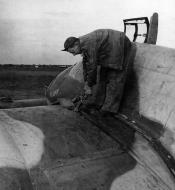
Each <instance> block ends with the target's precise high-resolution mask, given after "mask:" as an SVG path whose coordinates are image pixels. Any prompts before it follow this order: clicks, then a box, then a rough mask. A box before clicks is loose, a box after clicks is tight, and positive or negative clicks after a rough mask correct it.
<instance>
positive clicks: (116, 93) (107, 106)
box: [101, 37, 131, 113]
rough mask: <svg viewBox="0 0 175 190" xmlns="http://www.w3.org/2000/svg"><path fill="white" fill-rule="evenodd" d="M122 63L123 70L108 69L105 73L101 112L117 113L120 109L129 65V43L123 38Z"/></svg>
mask: <svg viewBox="0 0 175 190" xmlns="http://www.w3.org/2000/svg"><path fill="white" fill-rule="evenodd" d="M124 40H125V41H124V62H123V70H122V71H118V70H114V69H108V71H107V85H106V98H105V101H104V104H103V106H102V108H101V110H102V111H107V112H112V113H117V112H118V110H119V107H120V102H121V99H122V96H123V90H124V86H125V81H126V77H127V74H128V71H129V70H128V66H129V64H130V59H129V56H130V49H131V42H130V40H129V39H128V38H127V37H125V39H124Z"/></svg>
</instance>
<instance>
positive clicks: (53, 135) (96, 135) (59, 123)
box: [0, 105, 172, 190]
mask: <svg viewBox="0 0 175 190" xmlns="http://www.w3.org/2000/svg"><path fill="white" fill-rule="evenodd" d="M96 120H97V121H98V118H96ZM111 122H112V123H111V125H113V128H111V127H110V120H109V121H108V126H109V127H108V129H110V130H112V131H111V132H112V133H113V134H115V137H117V139H123V138H128V137H129V138H130V140H131V141H127V140H126V139H124V141H125V142H128V145H129V144H130V145H132V141H133V131H129V133H128V135H129V136H128V135H126V134H125V133H126V132H127V131H125V130H126V129H125V127H124V125H123V124H122V123H121V122H116V121H115V123H114V121H111ZM114 126H115V127H114ZM0 130H1V132H0V135H1V138H0V140H1V143H0V144H1V146H0V164H1V168H0V172H1V175H0V187H1V189H2V190H5V189H9V190H13V189H20V188H21V189H39V190H43V189H65V188H66V189H85V190H86V189H98V188H101V189H117V188H118V189H121V188H124V189H126V188H127V189H133V186H134V187H135V189H145V190H150V189H153V187H156V189H171V187H172V181H171V180H170V179H169V177H168V175H167V173H166V167H165V166H164V165H163V164H162V162H161V160H160V159H159V157H157V156H155V155H156V154H155V153H154V151H153V150H152V149H150V148H149V145H148V144H146V143H145V141H144V140H143V139H141V138H140V137H138V138H137V142H140V143H136V144H134V146H136V147H135V150H140V151H141V153H142V154H141V155H140V157H146V158H147V161H149V160H150V158H151V161H152V162H151V165H150V166H149V164H150V163H149V162H145V163H144V162H141V160H140V159H137V158H136V157H134V152H132V156H131V153H130V151H127V150H124V149H123V147H121V144H120V141H116V139H114V138H111V137H110V136H109V135H108V134H107V133H105V132H103V131H102V130H100V129H99V128H98V127H97V126H96V125H95V124H92V122H89V121H88V120H87V119H85V118H84V117H83V116H81V115H80V114H78V113H75V112H73V111H70V110H67V109H64V108H62V107H61V106H58V105H57V106H38V107H30V108H29V107H28V108H13V109H4V110H1V111H0ZM121 135H122V136H121ZM129 138H128V140H129ZM140 151H139V152H140ZM137 155H138V154H137ZM150 156H151V157H150ZM136 160H137V161H136ZM143 163H144V165H143ZM131 184H133V186H132V185H131Z"/></svg>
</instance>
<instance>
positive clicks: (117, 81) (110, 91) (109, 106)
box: [101, 69, 126, 113]
mask: <svg viewBox="0 0 175 190" xmlns="http://www.w3.org/2000/svg"><path fill="white" fill-rule="evenodd" d="M125 78H126V74H125V71H116V70H113V69H110V70H109V71H108V73H107V80H108V83H107V85H106V97H105V101H104V104H103V106H102V108H101V110H102V111H106V112H112V113H117V112H118V110H119V106H120V102H121V98H122V95H123V89H124V84H125Z"/></svg>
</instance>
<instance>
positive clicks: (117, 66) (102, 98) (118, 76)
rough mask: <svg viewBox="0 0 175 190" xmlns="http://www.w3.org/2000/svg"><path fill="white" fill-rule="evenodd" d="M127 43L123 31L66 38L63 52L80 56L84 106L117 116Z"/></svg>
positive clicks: (125, 69) (106, 30)
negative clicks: (84, 97) (81, 59)
mask: <svg viewBox="0 0 175 190" xmlns="http://www.w3.org/2000/svg"><path fill="white" fill-rule="evenodd" d="M130 47H131V43H130V40H129V39H128V38H127V36H125V34H124V33H123V32H120V31H115V30H111V29H99V30H95V31H93V32H91V33H89V34H87V35H84V36H81V37H79V38H76V37H69V38H67V39H66V41H65V43H64V50H63V51H67V52H69V53H72V54H73V55H77V54H81V55H82V56H83V69H84V79H85V94H87V95H90V96H88V97H89V98H88V100H87V101H85V102H84V104H85V105H86V106H89V105H91V106H95V107H96V108H98V109H101V110H102V111H103V112H112V113H117V112H118V109H119V105H120V101H121V97H122V94H123V87H124V84H125V78H126V71H127V67H128V63H129V62H128V61H127V57H128V53H129V50H130Z"/></svg>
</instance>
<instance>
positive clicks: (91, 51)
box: [86, 40, 97, 87]
mask: <svg viewBox="0 0 175 190" xmlns="http://www.w3.org/2000/svg"><path fill="white" fill-rule="evenodd" d="M88 55H89V56H88V62H87V66H86V67H87V83H88V86H90V87H92V86H93V85H95V84H96V80H97V48H96V40H94V41H93V42H92V43H91V44H90V46H89V48H88Z"/></svg>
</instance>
